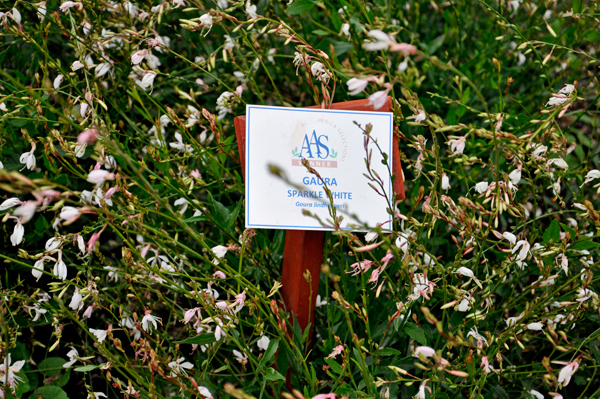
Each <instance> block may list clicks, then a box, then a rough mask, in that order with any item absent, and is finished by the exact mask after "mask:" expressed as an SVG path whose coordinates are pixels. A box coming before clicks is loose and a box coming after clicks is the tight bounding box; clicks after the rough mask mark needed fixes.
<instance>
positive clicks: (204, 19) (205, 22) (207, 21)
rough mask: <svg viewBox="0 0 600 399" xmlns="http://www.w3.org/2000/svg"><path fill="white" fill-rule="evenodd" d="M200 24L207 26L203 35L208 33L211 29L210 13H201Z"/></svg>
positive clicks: (211, 19)
mask: <svg viewBox="0 0 600 399" xmlns="http://www.w3.org/2000/svg"><path fill="white" fill-rule="evenodd" d="M200 25H202V26H203V27H206V28H208V31H207V32H206V33H205V34H204V36H206V35H208V32H210V30H211V29H212V26H213V18H212V16H211V15H210V14H202V15H201V16H200Z"/></svg>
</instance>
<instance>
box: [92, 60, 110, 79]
mask: <svg viewBox="0 0 600 399" xmlns="http://www.w3.org/2000/svg"><path fill="white" fill-rule="evenodd" d="M111 69H112V64H111V63H110V62H102V63H100V64H98V65H96V69H95V70H94V71H95V72H94V73H95V74H96V77H98V78H101V77H102V76H104V75H106V74H107V73H108V72H110V70H111Z"/></svg>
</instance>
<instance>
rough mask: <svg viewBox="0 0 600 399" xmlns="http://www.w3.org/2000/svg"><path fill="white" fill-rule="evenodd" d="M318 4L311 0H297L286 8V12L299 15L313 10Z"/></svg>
mask: <svg viewBox="0 0 600 399" xmlns="http://www.w3.org/2000/svg"><path fill="white" fill-rule="evenodd" d="M316 5H317V4H316V3H313V2H312V1H310V0H296V1H295V2H293V3H292V4H290V6H289V7H288V8H287V10H285V13H286V14H288V15H298V14H304V13H305V12H308V11H310V10H312V9H313V8H314V7H315V6H316Z"/></svg>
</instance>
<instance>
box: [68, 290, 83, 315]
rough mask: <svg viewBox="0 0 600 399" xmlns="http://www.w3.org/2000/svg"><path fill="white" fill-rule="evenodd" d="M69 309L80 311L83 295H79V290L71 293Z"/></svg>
mask: <svg viewBox="0 0 600 399" xmlns="http://www.w3.org/2000/svg"><path fill="white" fill-rule="evenodd" d="M69 307H70V308H71V309H73V310H77V311H79V310H81V308H82V307H83V295H81V294H80V293H79V288H76V289H75V292H74V293H73V298H71V303H69Z"/></svg>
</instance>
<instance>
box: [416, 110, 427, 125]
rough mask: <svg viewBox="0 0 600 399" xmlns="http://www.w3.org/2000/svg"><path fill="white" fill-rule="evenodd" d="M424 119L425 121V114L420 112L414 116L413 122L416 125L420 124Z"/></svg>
mask: <svg viewBox="0 0 600 399" xmlns="http://www.w3.org/2000/svg"><path fill="white" fill-rule="evenodd" d="M425 119H427V114H426V113H425V111H420V112H419V113H418V114H417V115H415V122H417V123H421V122H423V121H424V120H425Z"/></svg>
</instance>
